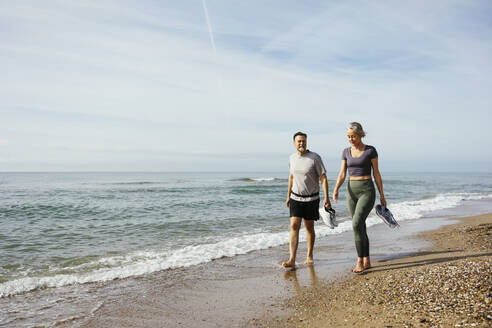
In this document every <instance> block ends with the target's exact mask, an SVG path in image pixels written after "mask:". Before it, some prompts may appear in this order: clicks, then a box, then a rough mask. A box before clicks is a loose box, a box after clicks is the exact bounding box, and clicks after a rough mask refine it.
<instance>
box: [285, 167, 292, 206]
mask: <svg viewBox="0 0 492 328" xmlns="http://www.w3.org/2000/svg"><path fill="white" fill-rule="evenodd" d="M293 179H294V176H293V175H292V174H289V184H288V187H287V199H286V200H285V205H286V206H287V207H289V201H290V192H291V191H292V181H293Z"/></svg>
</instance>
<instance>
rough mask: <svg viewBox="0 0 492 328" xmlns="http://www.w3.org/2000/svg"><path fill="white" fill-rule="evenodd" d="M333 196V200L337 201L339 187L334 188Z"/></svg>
mask: <svg viewBox="0 0 492 328" xmlns="http://www.w3.org/2000/svg"><path fill="white" fill-rule="evenodd" d="M332 198H333V201H334V202H335V203H336V202H338V190H337V189H335V190H333V193H332Z"/></svg>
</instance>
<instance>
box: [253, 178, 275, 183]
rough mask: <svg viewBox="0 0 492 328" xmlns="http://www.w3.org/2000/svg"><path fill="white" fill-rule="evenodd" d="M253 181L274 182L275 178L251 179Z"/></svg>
mask: <svg viewBox="0 0 492 328" xmlns="http://www.w3.org/2000/svg"><path fill="white" fill-rule="evenodd" d="M251 180H253V181H258V182H264V181H274V180H275V178H251Z"/></svg>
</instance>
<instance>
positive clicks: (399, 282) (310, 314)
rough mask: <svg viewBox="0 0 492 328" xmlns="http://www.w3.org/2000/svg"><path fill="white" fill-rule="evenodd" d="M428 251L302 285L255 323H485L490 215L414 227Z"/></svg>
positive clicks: (488, 321) (490, 312)
mask: <svg viewBox="0 0 492 328" xmlns="http://www.w3.org/2000/svg"><path fill="white" fill-rule="evenodd" d="M419 237H420V238H424V239H425V240H428V241H430V242H431V243H432V246H431V247H429V248H427V249H426V250H423V251H419V252H416V253H414V254H408V255H407V256H403V257H398V258H393V259H377V260H374V261H373V263H372V265H373V268H372V269H370V270H367V272H366V273H365V274H362V275H355V274H349V277H348V278H347V277H345V278H342V279H339V280H338V281H336V282H323V283H319V284H318V285H317V286H315V287H300V288H299V289H298V291H297V295H296V296H295V297H292V298H290V299H288V300H287V301H285V302H284V307H285V308H284V309H285V311H287V314H284V315H279V316H264V317H262V318H260V319H253V320H250V322H249V324H248V325H247V326H255V327H352V326H360V327H490V326H491V325H492V276H491V272H492V214H486V215H480V216H475V217H467V218H461V219H460V223H458V224H453V225H448V226H445V227H442V228H440V229H438V230H436V231H427V232H423V233H420V234H419Z"/></svg>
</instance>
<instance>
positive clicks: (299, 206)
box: [282, 122, 386, 273]
mask: <svg viewBox="0 0 492 328" xmlns="http://www.w3.org/2000/svg"><path fill="white" fill-rule="evenodd" d="M365 135H366V134H365V132H364V129H363V128H362V125H361V124H360V123H357V122H351V123H349V125H348V128H347V138H348V140H349V143H350V145H351V146H350V147H348V148H346V149H344V150H343V153H342V164H341V167H340V172H339V173H338V178H337V182H336V185H335V188H334V189H333V201H334V202H335V203H336V202H337V201H338V190H339V189H340V187H341V186H342V184H343V183H344V181H345V178H346V176H347V170H348V173H349V179H348V184H347V203H348V209H349V212H350V215H351V217H352V227H353V230H354V237H355V247H356V249H357V256H358V259H357V264H356V266H355V268H354V269H353V270H352V271H353V272H354V273H362V272H363V271H364V270H366V269H369V268H370V267H371V260H370V257H369V238H368V237H367V231H366V218H367V216H368V215H369V213H370V212H371V210H372V208H373V206H374V202H375V200H376V191H375V188H374V183H373V181H372V177H371V171H372V175H373V176H374V181H375V182H376V185H377V187H378V191H379V197H380V202H381V205H383V206H386V200H385V198H384V192H383V181H382V179H381V174H380V172H379V168H378V153H377V151H376V148H374V147H373V146H369V145H366V144H364V143H363V142H362V138H363V137H365ZM294 147H295V148H296V152H295V153H293V154H292V155H291V156H290V158H289V170H290V174H289V183H288V190H287V200H286V202H285V203H286V205H287V207H288V208H289V211H290V236H289V251H290V257H289V260H288V261H286V262H282V266H283V267H285V268H293V267H295V264H296V253H297V246H298V243H299V230H300V228H301V222H302V219H304V226H305V228H306V239H307V259H306V262H305V263H306V264H313V263H314V262H313V261H314V260H313V249H314V241H315V238H316V234H315V231H314V221H316V220H318V219H319V210H318V208H319V203H320V197H319V189H320V188H319V184H320V181H321V186H322V188H323V192H324V196H325V198H324V201H323V206H324V207H325V208H326V209H331V202H330V197H329V193H328V179H327V178H326V170H325V167H324V165H323V161H322V160H321V157H320V156H319V155H318V154H316V153H315V152H312V151H309V150H308V149H307V135H306V134H305V133H302V132H297V133H296V134H294Z"/></svg>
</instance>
